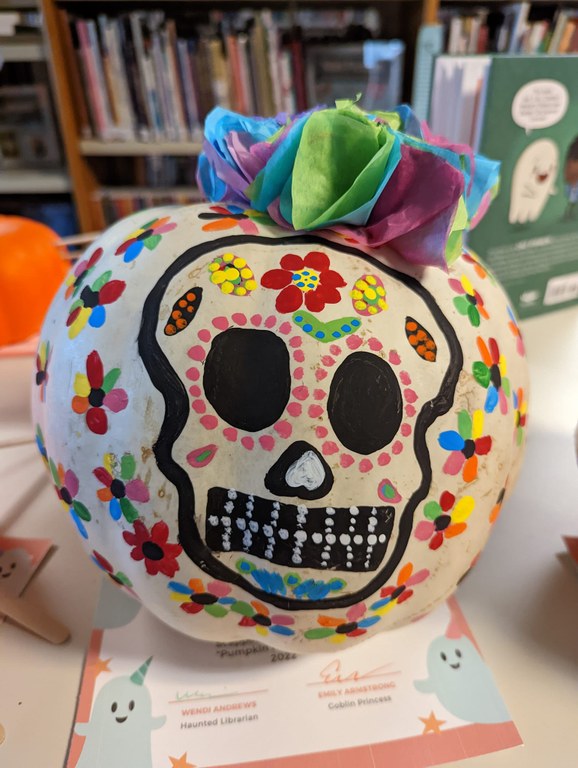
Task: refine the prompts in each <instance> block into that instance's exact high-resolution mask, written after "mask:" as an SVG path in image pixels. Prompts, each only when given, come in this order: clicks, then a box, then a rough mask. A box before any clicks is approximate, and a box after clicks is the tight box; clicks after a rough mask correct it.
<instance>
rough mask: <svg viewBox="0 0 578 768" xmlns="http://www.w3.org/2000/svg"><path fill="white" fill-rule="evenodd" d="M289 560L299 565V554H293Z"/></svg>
mask: <svg viewBox="0 0 578 768" xmlns="http://www.w3.org/2000/svg"><path fill="white" fill-rule="evenodd" d="M291 560H292V562H294V563H295V565H301V562H302V560H301V556H300V555H293V557H292V558H291Z"/></svg>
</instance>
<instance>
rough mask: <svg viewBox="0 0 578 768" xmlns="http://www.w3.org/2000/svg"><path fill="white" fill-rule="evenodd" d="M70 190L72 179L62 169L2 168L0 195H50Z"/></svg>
mask: <svg viewBox="0 0 578 768" xmlns="http://www.w3.org/2000/svg"><path fill="white" fill-rule="evenodd" d="M66 192H70V180H69V178H68V176H67V174H66V173H65V172H64V171H60V170H45V171H42V170H40V171H39V170H27V169H11V170H6V171H5V170H0V195H28V194H32V195H50V194H63V193H66Z"/></svg>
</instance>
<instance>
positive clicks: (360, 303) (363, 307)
mask: <svg viewBox="0 0 578 768" xmlns="http://www.w3.org/2000/svg"><path fill="white" fill-rule="evenodd" d="M349 295H350V296H351V302H352V304H353V309H354V310H355V311H356V312H357V313H358V314H359V315H363V316H364V317H371V316H372V315H377V314H378V313H379V312H383V311H384V310H385V309H387V302H386V300H385V288H384V287H383V283H382V282H381V280H380V278H379V277H377V275H364V276H363V277H361V278H360V279H359V280H356V281H355V285H354V286H353V290H352V291H351V293H350V294H349Z"/></svg>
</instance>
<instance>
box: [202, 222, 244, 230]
mask: <svg viewBox="0 0 578 768" xmlns="http://www.w3.org/2000/svg"><path fill="white" fill-rule="evenodd" d="M236 226H237V221H236V219H216V220H215V221H211V222H209V223H208V224H204V225H203V227H202V229H203V230H204V231H205V232H215V231H217V230H219V229H233V227H236Z"/></svg>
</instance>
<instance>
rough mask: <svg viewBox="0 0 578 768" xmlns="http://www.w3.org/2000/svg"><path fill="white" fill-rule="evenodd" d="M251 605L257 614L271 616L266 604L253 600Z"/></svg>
mask: <svg viewBox="0 0 578 768" xmlns="http://www.w3.org/2000/svg"><path fill="white" fill-rule="evenodd" d="M251 605H252V606H253V608H254V609H255V610H256V611H257V613H261V614H262V615H263V616H268V615H269V609H268V608H267V606H266V605H265V603H261V602H259V600H251Z"/></svg>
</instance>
